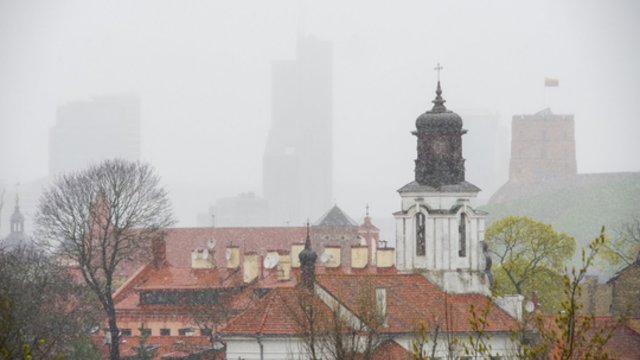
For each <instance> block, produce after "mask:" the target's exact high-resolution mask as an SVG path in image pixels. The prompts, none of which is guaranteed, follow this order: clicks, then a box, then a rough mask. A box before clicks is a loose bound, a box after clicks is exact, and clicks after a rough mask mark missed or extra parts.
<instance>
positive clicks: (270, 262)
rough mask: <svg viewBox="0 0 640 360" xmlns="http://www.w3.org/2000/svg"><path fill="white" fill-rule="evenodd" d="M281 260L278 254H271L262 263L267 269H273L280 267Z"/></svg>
mask: <svg viewBox="0 0 640 360" xmlns="http://www.w3.org/2000/svg"><path fill="white" fill-rule="evenodd" d="M279 260H280V256H279V255H278V253H275V252H270V253H268V254H267V256H265V257H264V260H263V261H262V263H263V265H264V268H265V269H273V268H274V267H275V266H276V265H278V261H279Z"/></svg>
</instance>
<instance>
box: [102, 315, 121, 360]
mask: <svg viewBox="0 0 640 360" xmlns="http://www.w3.org/2000/svg"><path fill="white" fill-rule="evenodd" d="M105 310H106V311H107V317H108V319H109V332H110V333H111V344H110V345H109V347H110V348H109V358H110V359H111V360H120V331H119V330H118V325H117V324H116V310H115V307H114V306H113V303H110V304H107V305H105Z"/></svg>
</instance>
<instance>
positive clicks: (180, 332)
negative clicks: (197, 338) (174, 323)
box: [178, 328, 194, 336]
mask: <svg viewBox="0 0 640 360" xmlns="http://www.w3.org/2000/svg"><path fill="white" fill-rule="evenodd" d="M178 335H180V336H193V335H194V331H193V329H192V328H182V329H178Z"/></svg>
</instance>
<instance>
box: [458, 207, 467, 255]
mask: <svg viewBox="0 0 640 360" xmlns="http://www.w3.org/2000/svg"><path fill="white" fill-rule="evenodd" d="M458 256H460V257H465V256H467V214H465V213H462V214H460V225H458Z"/></svg>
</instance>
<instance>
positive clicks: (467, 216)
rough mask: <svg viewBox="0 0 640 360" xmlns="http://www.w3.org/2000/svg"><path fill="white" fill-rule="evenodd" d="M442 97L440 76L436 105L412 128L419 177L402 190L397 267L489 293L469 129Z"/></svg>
mask: <svg viewBox="0 0 640 360" xmlns="http://www.w3.org/2000/svg"><path fill="white" fill-rule="evenodd" d="M440 69H441V67H440V66H439V65H438V67H437V68H436V70H440ZM444 103H445V100H444V99H443V98H442V88H441V85H440V80H438V85H437V88H436V98H435V99H434V100H433V104H434V105H433V108H432V109H431V110H428V111H426V112H425V113H423V114H422V115H420V116H419V117H418V118H417V120H416V130H415V131H413V132H412V134H413V135H415V136H416V137H417V153H418V156H417V159H416V160H415V180H414V181H412V182H410V183H408V184H407V185H405V186H403V187H402V188H400V189H399V190H398V192H399V194H400V197H401V199H402V202H401V210H400V211H398V212H396V213H394V216H395V219H396V267H397V269H398V270H399V271H402V272H421V273H423V274H424V275H425V276H426V277H427V278H428V279H429V280H431V281H432V282H433V283H435V284H436V285H438V286H439V287H440V288H441V289H443V290H444V291H447V292H450V293H482V294H489V277H488V276H487V274H488V271H489V267H490V264H491V262H490V261H487V260H486V259H487V256H488V254H487V253H486V250H485V247H483V239H484V223H485V222H484V218H485V213H484V212H482V211H479V210H475V209H473V208H472V207H471V205H470V200H471V199H472V198H474V197H476V196H477V194H478V192H479V191H480V189H479V188H478V187H476V186H475V185H473V184H471V183H469V182H467V181H465V172H464V158H463V157H462V135H464V134H465V133H466V132H467V131H466V130H464V129H463V128H462V118H460V116H459V115H458V114H456V113H454V112H452V111H450V110H448V109H447V108H446V107H445V106H444Z"/></svg>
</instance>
